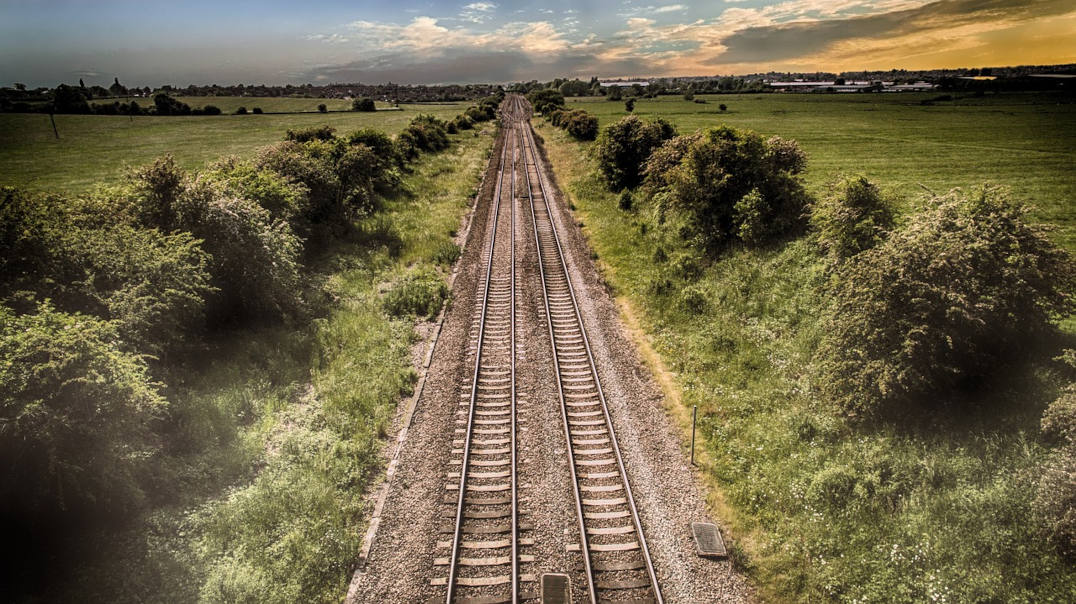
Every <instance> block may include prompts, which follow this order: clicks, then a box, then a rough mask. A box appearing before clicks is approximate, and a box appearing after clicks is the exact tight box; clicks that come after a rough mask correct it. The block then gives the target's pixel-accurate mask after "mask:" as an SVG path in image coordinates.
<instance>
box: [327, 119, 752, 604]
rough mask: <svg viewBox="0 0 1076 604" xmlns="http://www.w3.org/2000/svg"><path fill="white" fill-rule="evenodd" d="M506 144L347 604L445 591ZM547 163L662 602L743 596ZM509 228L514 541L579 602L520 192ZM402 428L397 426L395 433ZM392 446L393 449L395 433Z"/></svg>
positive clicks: (574, 534) (487, 185)
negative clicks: (704, 528) (719, 554)
mask: <svg viewBox="0 0 1076 604" xmlns="http://www.w3.org/2000/svg"><path fill="white" fill-rule="evenodd" d="M503 138H504V137H503V134H502V136H501V139H500V140H499V141H498V143H497V144H496V145H495V147H494V150H493V154H492V156H491V157H493V158H494V159H493V161H491V165H490V167H489V171H488V172H487V175H486V177H485V179H484V181H483V187H482V189H481V191H480V193H479V197H478V200H477V202H476V205H475V209H474V214H473V217H472V224H471V228H470V230H469V234H468V240H467V241H466V242H465V246H464V252H463V255H462V257H461V258H460V261H459V262H460V264H459V268H458V273H457V276H456V279H455V282H454V283H453V293H452V296H453V301H452V304H451V306H450V307H449V309H448V310H447V312H446V315H445V321H444V325H443V327H442V329H441V333H440V337H439V340H438V342H437V346H436V349H435V352H434V355H433V358H432V362H431V365H430V370H429V374H428V377H427V379H426V382H425V387H424V390H423V393H422V395H421V397H420V398H419V400H418V402H417V408H416V410H415V413H414V416H413V419H412V421H411V425H410V427H409V430H408V433H407V436H406V441H405V442H404V444H403V447H402V449H401V451H400V453H399V458H398V462H397V465H396V471H395V476H394V478H393V482H392V483H391V485H390V488H389V490H388V494H387V498H386V500H385V505H384V510H383V513H382V517H381V519H380V525H379V528H378V533H377V537H376V540H375V541H374V542H373V545H372V548H371V551H370V555H369V558H368V562H367V564H366V565H365V567H364V568H362V569H360V570H359V571H357V572H356V573H355V577H354V579H353V581H352V585H351V589H350V590H349V593H348V600H347V601H348V602H356V603H359V602H421V601H427V600H429V599H430V598H433V597H436V596H440V597H441V598H443V597H444V587H438V586H432V585H431V579H435V578H437V577H444V576H446V575H447V569H446V568H445V567H443V566H441V567H438V566H436V565H435V564H434V559H435V557H437V556H440V555H443V553H439V550H438V549H437V547H436V542H437V541H441V540H444V539H446V538H449V537H446V535H444V534H443V533H442V532H441V530H442V529H443V528H445V527H446V526H449V525H450V524H451V519H450V518H446V517H445V511H446V509H449V507H450V506H446V504H445V503H444V501H445V497H446V495H447V494H448V493H447V492H446V489H445V484H446V474H447V473H448V472H451V471H453V469H452V468H451V467H450V464H449V460H450V458H451V455H450V451H451V449H452V442H451V441H452V439H453V438H454V437H458V436H457V435H455V434H454V431H455V429H456V422H455V420H456V418H457V415H456V413H457V411H458V410H459V409H461V408H462V407H460V402H461V393H462V392H464V391H469V386H470V377H471V372H472V371H473V355H472V354H469V353H468V347H469V345H470V343H469V332H470V331H471V329H472V324H473V320H474V318H475V315H476V313H477V308H478V307H477V305H478V304H480V302H481V297H480V296H481V291H482V286H483V285H484V283H482V278H483V277H484V274H485V266H484V263H483V261H482V256H483V253H484V252H485V250H486V249H487V248H488V244H489V239H488V237H489V236H490V228H489V227H490V220H489V218H490V206H491V201H492V197H493V190H494V185H495V181H496V174H497V171H496V164H497V161H496V160H497V159H499V157H500V155H501V149H502V145H503V144H504V140H503ZM548 166H549V165H548V162H546V161H544V158H543V161H542V166H541V167H542V169H543V170H544V173H545V177H546V186H547V190H548V193H549V194H550V196H551V199H550V203H551V207H552V209H553V215H554V220H555V222H556V227H557V230H558V232H559V235H560V238H561V242H562V245H563V246H564V252H565V255H566V258H565V260H566V264H567V266H568V270H569V273H570V276H571V279H572V282H573V284H574V286H575V290H576V294H577V297H578V302H579V308H580V312H581V313H582V315H583V322H584V325H585V327H586V330H587V335H588V337H589V339H590V343H591V346H592V350H593V353H594V357H595V362H596V364H597V370H598V373H599V376H600V378H601V381H602V387H603V388H604V390H605V393H606V398H607V400H608V404H609V409H610V413H611V414H612V418H613V422H614V426H615V429H616V433H617V436H618V440H619V445H620V448H621V451H622V453H623V456H624V463H625V466H626V468H627V472H628V475H629V479H630V481H631V486H632V491H633V494H634V496H635V499H636V503H637V505H638V508H639V511H640V515H641V519H642V523H643V529H644V532H645V535H646V539H647V543H648V545H649V547H650V551H651V554H652V556H653V559H654V565H655V567H656V571H657V575H658V580H659V582H660V584H661V588H662V593H663V595H664V597H665V601H666V602H685V603H687V602H742V601H748V600H749V599H750V597H749V596H750V593H749V588H748V586H747V583H746V580H745V579H744V578H743V577H742V575H740V574H739V573H737V572H736V571H735V570H734V569H733V568H732V567H731V564H730V562H728V561H727V560H711V559H704V558H699V557H698V556H697V555H696V553H695V545H694V542H693V540H692V537H691V526H690V525H691V523H692V522H697V521H710V520H711V519H710V518H708V517H707V512H706V507H705V493H704V491H703V489H702V487H701V486H700V485H699V484H698V483H697V482H696V480H695V477H694V475H693V473H692V470H691V468H690V465H689V462H688V459H687V457H686V456H685V454H684V452H683V451H682V448H681V444H680V441H679V437H678V435H677V429H676V427H675V426H674V424H673V421H672V420H671V419H670V418H668V417H667V416H666V413H665V411H664V408H663V406H662V398H661V394H660V390H659V389H658V387H657V385H656V384H655V382H654V380H653V378H652V376H651V375H650V373H649V370H648V369H647V368H646V367H645V366H644V365H643V364H642V363H641V362H640V359H639V357H638V354H637V352H636V350H635V348H634V346H633V344H632V343H631V340H630V338H629V337H628V334H627V332H626V330H625V328H624V326H623V325H622V324H621V322H620V320H619V315H618V312H617V308H616V305H615V302H614V300H613V299H612V298H611V297H610V296H609V294H608V292H607V291H606V289H605V287H604V286H603V284H602V283H601V281H600V279H599V277H598V272H597V270H596V268H595V266H594V265H593V262H592V261H591V259H590V250H589V248H588V247H587V244H586V241H585V239H584V237H583V234H582V231H581V230H580V229H579V228H578V226H577V225H576V224H575V222H574V220H573V219H572V217H571V215H570V213H569V212H568V210H567V208H566V203H565V202H564V201H563V197H562V195H560V193H559V190H558V189H557V187H556V186H555V180H554V179H553V178H552V174H551V173H550V171H549V167H548ZM506 186H507V184H506ZM519 189H520V193H519V194H520V195H525V187H524V186H523V185H520V186H519ZM502 232H503V231H502ZM516 234H517V249H516V256H517V309H516V316H517V322H518V323H517V328H516V329H517V331H516V338H517V355H518V356H517V376H518V377H517V380H518V399H519V401H520V404H519V416H518V417H519V421H520V424H519V425H520V432H519V436H518V438H519V445H520V449H519V450H520V454H519V468H520V477H519V483H520V496H521V511H522V513H523V516H522V517H521V521H522V522H524V523H530V524H533V525H534V528H533V530H528V531H525V532H524V535H523V536H524V537H531V538H533V539H534V544H533V545H527V546H524V547H522V548H521V553H522V554H525V555H533V556H534V559H535V561H534V562H526V563H523V564H522V565H521V567H520V570H521V572H522V573H524V574H531V575H535V576H540V575H541V573H545V572H567V573H569V575H570V576H571V581H572V588H573V601H575V602H585V601H587V599H586V594H585V593H584V591H585V590H584V589H582V585H583V584H584V582H583V577H582V572H581V571H580V570H579V568H580V567H581V564H582V558H581V554H579V553H578V552H569V551H568V549H567V548H568V545H569V544H575V543H578V542H579V538H578V531H579V528H578V523H577V521H576V518H575V508H574V506H575V503H574V497H573V494H572V486H571V484H570V475H569V469H568V466H567V458H566V444H565V437H564V432H563V426H562V420H561V411H560V403H559V400H558V397H557V387H556V377H555V374H554V367H553V361H552V353H551V349H550V342H549V334H548V326H547V322H546V317H545V311H544V305H543V302H542V299H541V292H542V286H541V281H540V277H539V272H538V260H537V258H538V256H537V250H536V246H535V241H534V237H533V231H532V223H531V216H530V209H529V207H528V205H527V204H526V202H525V198H524V200H522V201H521V202H520V203H519V205H518V206H517V209H516ZM469 365H470V366H469ZM402 421H403V420H402V419H400V418H398V419H397V424H398V425H396V426H394V428H395V429H396V430H399V429H400V428H401V427H402V425H399V424H402ZM391 442H392V443H393V444H395V440H394V439H393V440H392V441H391ZM457 468H458V466H457ZM522 591H523V592H536V591H537V585H536V584H535V583H524V584H523V586H522Z"/></svg>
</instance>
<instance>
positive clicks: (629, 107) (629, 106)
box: [624, 99, 635, 113]
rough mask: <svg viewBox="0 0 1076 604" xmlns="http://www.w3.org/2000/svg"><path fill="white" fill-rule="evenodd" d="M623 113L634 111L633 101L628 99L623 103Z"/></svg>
mask: <svg viewBox="0 0 1076 604" xmlns="http://www.w3.org/2000/svg"><path fill="white" fill-rule="evenodd" d="M624 111H627V112H628V113H631V112H632V111H635V99H628V100H626V101H624Z"/></svg>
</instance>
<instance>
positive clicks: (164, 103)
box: [153, 93, 191, 115]
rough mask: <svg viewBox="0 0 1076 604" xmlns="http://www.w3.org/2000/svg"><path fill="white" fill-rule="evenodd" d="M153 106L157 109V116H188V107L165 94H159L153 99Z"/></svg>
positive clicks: (189, 109)
mask: <svg viewBox="0 0 1076 604" xmlns="http://www.w3.org/2000/svg"><path fill="white" fill-rule="evenodd" d="M153 105H154V107H155V108H156V109H157V115H190V114H191V108H190V105H188V104H186V103H184V102H182V101H178V100H176V99H175V98H172V97H170V96H168V95H167V94H164V93H160V94H158V95H156V96H154V97H153Z"/></svg>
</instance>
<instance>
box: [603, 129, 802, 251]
mask: <svg viewBox="0 0 1076 604" xmlns="http://www.w3.org/2000/svg"><path fill="white" fill-rule="evenodd" d="M629 119H630V118H629ZM606 140H607V141H608V140H609V139H606ZM604 150H605V149H604V148H599V153H602V152H603V151H604ZM639 155H640V156H642V155H643V152H642V150H640V153H639ZM645 155H646V157H645V158H644V159H643V160H642V161H641V162H638V164H637V165H643V166H645V168H643V173H644V174H645V177H646V188H647V190H648V191H650V192H651V193H652V194H653V195H654V196H655V197H656V198H657V199H658V203H659V204H662V205H668V207H669V208H670V209H673V210H676V211H679V212H681V213H683V215H684V216H685V217H686V218H687V227H688V233H685V234H690V235H691V236H692V237H694V238H695V239H696V240H697V241H699V242H701V243H702V244H703V245H704V246H706V247H708V248H711V249H712V248H714V247H716V246H719V245H722V244H726V243H728V242H730V241H737V240H738V241H741V242H743V243H746V244H749V245H758V244H762V243H765V242H768V241H771V240H773V239H776V238H778V237H781V236H784V235H787V234H789V233H791V232H794V231H795V230H797V229H798V228H799V227H800V226H801V225H802V223H803V219H804V212H805V210H806V208H807V194H806V192H805V191H804V188H803V184H802V182H801V180H800V178H799V174H800V172H802V171H803V169H804V167H805V166H806V163H807V162H806V158H805V156H804V154H803V152H802V151H800V149H799V147H798V146H797V145H796V143H795V142H794V141H788V140H784V139H781V138H780V137H772V138H770V139H769V140H763V138H762V137H761V136H760V135H758V134H757V133H754V132H749V131H739V130H735V129H733V128H728V127H719V128H714V129H711V130H708V131H706V132H705V133H702V134H694V135H687V136H684V137H678V138H675V139H672V140H669V141H668V142H666V143H664V144H663V145H662V146H661V147H660V148H659V149H657V150H656V151H655V152H654V154H653V155H652V156H651V155H650V154H649V153H647V154H645ZM638 169H639V168H638V167H636V168H635V171H638ZM626 172H628V173H630V172H633V171H632V170H630V169H629V170H627V171H626Z"/></svg>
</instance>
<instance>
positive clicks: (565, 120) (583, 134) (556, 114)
mask: <svg viewBox="0 0 1076 604" xmlns="http://www.w3.org/2000/svg"><path fill="white" fill-rule="evenodd" d="M548 117H549V123H551V124H553V125H554V126H556V127H558V128H564V130H565V131H566V132H567V133H568V134H570V135H572V136H573V137H574V138H576V139H578V140H581V141H592V140H594V139H595V138H597V137H598V118H596V117H594V116H593V115H590V114H589V113H587V112H586V111H583V110H582V109H572V110H570V111H569V110H567V109H554V110H552V111H550V112H549V114H548Z"/></svg>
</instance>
